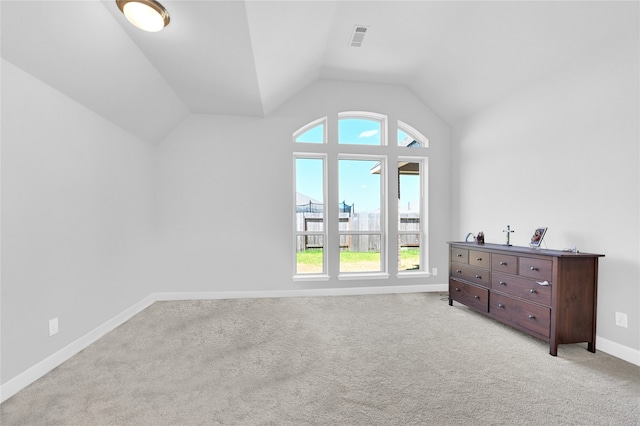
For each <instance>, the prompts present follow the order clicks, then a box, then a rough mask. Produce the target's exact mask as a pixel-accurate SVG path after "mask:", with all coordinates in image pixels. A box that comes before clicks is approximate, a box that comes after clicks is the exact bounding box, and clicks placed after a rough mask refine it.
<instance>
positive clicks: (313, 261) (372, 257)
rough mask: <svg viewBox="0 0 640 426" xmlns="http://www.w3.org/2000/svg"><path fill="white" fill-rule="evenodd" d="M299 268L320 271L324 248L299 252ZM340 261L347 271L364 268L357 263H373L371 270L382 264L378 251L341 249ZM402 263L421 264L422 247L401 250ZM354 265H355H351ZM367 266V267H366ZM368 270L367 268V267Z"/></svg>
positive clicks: (411, 265)
mask: <svg viewBox="0 0 640 426" xmlns="http://www.w3.org/2000/svg"><path fill="white" fill-rule="evenodd" d="M297 261H298V270H299V271H306V272H319V271H321V270H322V249H308V250H305V251H302V252H298V253H297ZM340 263H341V264H342V265H343V268H342V269H343V270H345V271H352V270H353V271H357V270H363V269H362V268H361V267H358V266H356V265H361V266H365V265H372V266H371V269H369V270H376V269H377V268H376V267H375V266H373V265H379V264H380V253H378V252H352V251H341V252H340ZM400 264H401V265H402V268H403V269H411V268H412V267H414V266H417V265H419V264H420V249H403V250H401V251H400ZM349 265H353V266H349ZM365 268H366V267H365ZM365 270H366V269H365Z"/></svg>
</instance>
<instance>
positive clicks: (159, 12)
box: [116, 0, 169, 33]
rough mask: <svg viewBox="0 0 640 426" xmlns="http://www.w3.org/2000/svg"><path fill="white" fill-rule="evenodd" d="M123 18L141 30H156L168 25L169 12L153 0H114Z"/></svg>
mask: <svg viewBox="0 0 640 426" xmlns="http://www.w3.org/2000/svg"><path fill="white" fill-rule="evenodd" d="M116 3H117V5H118V8H119V9H120V10H121V11H122V13H123V14H124V16H125V18H127V20H128V21H129V22H131V23H132V24H133V25H135V26H136V27H138V28H140V29H141V30H145V31H149V32H153V33H155V32H157V31H160V30H161V29H163V28H164V27H166V26H167V25H169V12H167V9H165V8H164V6H162V5H161V4H160V3H158V2H157V1H155V0H116Z"/></svg>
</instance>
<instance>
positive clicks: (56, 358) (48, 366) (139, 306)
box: [0, 295, 155, 403]
mask: <svg viewBox="0 0 640 426" xmlns="http://www.w3.org/2000/svg"><path fill="white" fill-rule="evenodd" d="M153 302H155V300H154V299H153V295H150V296H147V297H145V298H144V299H142V300H141V301H140V302H138V303H136V304H135V305H133V306H131V307H130V308H128V309H126V310H124V311H123V312H121V313H119V314H118V315H116V316H115V317H113V318H111V319H110V320H108V321H107V322H105V323H104V324H102V325H100V326H98V327H97V328H95V329H93V330H92V331H90V332H89V333H87V334H85V335H84V336H82V337H80V338H79V339H77V340H75V341H73V342H71V343H70V344H68V345H67V346H65V347H64V348H62V349H60V350H59V351H58V352H56V353H54V354H53V355H51V356H49V357H47V358H45V359H44V360H42V361H40V362H39V363H37V364H36V365H34V366H33V367H31V368H29V369H28V370H26V371H24V372H23V373H21V374H19V375H17V376H16V377H14V378H12V379H11V380H9V381H7V382H6V383H4V384H3V385H2V386H0V403H1V402H4V401H6V400H7V399H9V398H11V397H12V396H13V395H15V394H16V393H18V392H19V391H21V390H22V389H24V388H26V387H27V386H29V385H30V384H31V383H33V382H35V381H36V380H38V379H39V378H40V377H42V376H44V375H45V374H47V373H48V372H50V371H51V370H53V369H54V368H56V367H57V366H59V365H60V364H62V363H63V362H65V361H66V360H68V359H69V358H71V357H72V356H74V355H75V354H77V353H78V352H80V351H82V350H83V349H85V348H87V347H88V346H89V345H91V344H92V343H93V342H95V341H96V340H98V339H100V338H101V337H102V336H104V335H105V334H107V333H109V332H110V331H112V330H114V329H115V328H116V327H119V326H120V325H122V324H124V323H125V322H127V321H128V320H129V319H131V318H132V317H134V316H135V315H137V314H138V313H140V312H142V311H143V310H145V309H146V308H148V307H149V306H151V304H152V303H153Z"/></svg>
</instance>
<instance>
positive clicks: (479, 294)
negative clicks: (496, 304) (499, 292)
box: [449, 280, 489, 312]
mask: <svg viewBox="0 0 640 426" xmlns="http://www.w3.org/2000/svg"><path fill="white" fill-rule="evenodd" d="M449 297H450V298H451V299H453V300H455V301H456V302H460V303H462V304H463V305H467V306H472V307H474V308H476V309H478V310H480V311H483V312H489V290H487V289H485V288H480V287H478V286H475V285H472V284H467V283H463V282H461V281H456V280H449Z"/></svg>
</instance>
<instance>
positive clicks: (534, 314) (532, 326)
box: [489, 293, 551, 337]
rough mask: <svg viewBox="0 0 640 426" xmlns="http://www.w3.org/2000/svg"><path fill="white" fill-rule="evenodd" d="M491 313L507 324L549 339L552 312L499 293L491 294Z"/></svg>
mask: <svg viewBox="0 0 640 426" xmlns="http://www.w3.org/2000/svg"><path fill="white" fill-rule="evenodd" d="M489 313H490V315H491V316H492V317H494V318H496V319H498V320H500V321H503V322H505V323H507V324H508V323H512V324H516V325H518V326H520V327H522V328H525V329H527V330H530V331H532V332H534V333H537V334H539V335H542V336H545V337H549V327H550V324H551V310H550V309H549V308H545V307H542V306H538V305H534V304H533V303H528V302H525V301H523V300H518V299H514V298H512V297H509V296H505V295H502V294H499V293H491V302H490V304H489Z"/></svg>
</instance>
